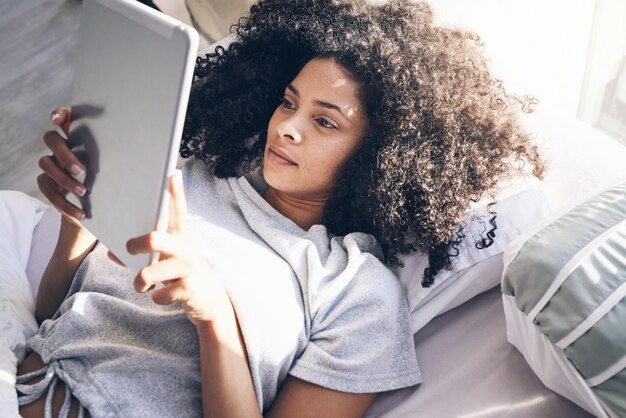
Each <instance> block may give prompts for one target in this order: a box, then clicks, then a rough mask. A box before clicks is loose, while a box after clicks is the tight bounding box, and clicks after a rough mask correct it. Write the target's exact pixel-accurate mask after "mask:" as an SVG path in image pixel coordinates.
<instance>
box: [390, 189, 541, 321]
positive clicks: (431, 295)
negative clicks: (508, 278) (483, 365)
mask: <svg viewBox="0 0 626 418" xmlns="http://www.w3.org/2000/svg"><path fill="white" fill-rule="evenodd" d="M494 209H495V210H496V211H497V218H496V224H497V229H496V230H495V234H496V235H495V237H494V241H493V244H492V245H491V246H489V247H487V248H483V249H478V248H476V246H475V243H476V242H477V241H478V240H480V238H481V236H484V233H485V231H489V230H490V229H491V225H490V224H489V220H490V219H491V217H492V215H491V214H489V213H488V212H487V209H486V207H482V208H478V209H475V210H474V211H472V212H470V215H469V216H470V217H474V216H477V217H478V218H477V219H475V220H474V221H473V222H471V223H470V224H469V228H468V230H467V231H465V235H466V237H465V239H464V240H463V241H462V243H461V245H460V247H459V255H458V256H456V257H453V258H452V270H442V271H440V272H439V273H438V274H437V276H435V281H434V283H433V284H432V285H431V286H430V287H422V285H421V279H422V276H423V273H424V269H425V268H426V267H427V266H428V256H427V255H425V254H423V253H416V254H413V255H411V256H408V257H406V256H405V257H402V259H403V260H404V263H405V266H404V268H398V269H395V270H394V271H395V273H396V275H397V276H398V277H399V278H400V281H401V282H402V285H403V286H404V288H405V289H406V292H407V299H408V303H409V309H410V311H411V330H412V331H413V332H414V333H415V332H417V331H419V330H420V329H421V328H422V327H423V326H424V325H426V324H427V323H428V322H430V320H431V319H433V318H434V317H435V316H437V315H440V314H442V313H444V312H446V311H448V310H450V309H452V308H454V307H456V306H458V305H460V304H462V303H464V302H466V301H467V300H469V299H471V298H473V297H474V296H476V295H478V294H480V293H482V292H484V291H487V290H489V289H491V288H492V287H494V286H496V285H497V284H498V283H500V278H501V277H502V269H503V264H502V253H503V251H504V249H505V248H506V246H507V245H508V244H509V243H510V242H511V240H513V239H514V238H515V237H517V236H518V235H519V234H521V233H523V232H524V231H526V230H528V229H529V228H531V227H533V226H534V225H536V224H537V223H538V222H540V221H541V220H542V219H545V218H546V217H547V216H548V215H549V214H550V209H549V207H548V202H547V199H546V197H545V196H544V194H543V192H542V191H541V190H540V189H538V188H533V189H530V190H526V191H523V192H520V193H517V194H514V195H512V196H509V197H506V198H504V199H499V200H498V201H497V203H496V205H494Z"/></svg>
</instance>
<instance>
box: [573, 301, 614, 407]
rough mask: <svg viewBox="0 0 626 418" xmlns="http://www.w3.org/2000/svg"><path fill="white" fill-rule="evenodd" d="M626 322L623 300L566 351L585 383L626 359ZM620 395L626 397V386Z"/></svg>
mask: <svg viewBox="0 0 626 418" xmlns="http://www.w3.org/2000/svg"><path fill="white" fill-rule="evenodd" d="M625 322H626V299H622V301H621V302H620V303H618V304H617V305H616V306H614V307H613V309H611V310H610V311H609V312H608V313H607V314H606V315H604V317H602V319H600V320H599V321H598V322H597V323H596V324H595V325H594V326H593V327H592V328H591V329H590V330H589V331H587V332H586V333H585V334H583V335H582V336H581V337H580V338H579V339H577V340H576V341H574V343H572V345H570V346H569V347H567V348H566V349H565V350H564V351H565V355H566V356H567V357H568V358H569V359H570V360H571V361H572V363H574V365H576V369H577V370H578V371H579V372H580V374H581V375H582V376H583V377H584V378H585V379H591V378H593V377H594V376H596V375H598V374H600V373H602V372H603V371H605V370H606V369H608V368H609V367H611V366H612V365H614V364H615V363H617V362H618V361H619V360H621V359H622V357H624V356H626V332H624V329H625V327H624V323H625ZM621 393H622V394H623V395H624V396H626V386H624V388H623V389H622V391H621ZM624 406H626V403H625V404H624Z"/></svg>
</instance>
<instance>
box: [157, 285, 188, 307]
mask: <svg viewBox="0 0 626 418" xmlns="http://www.w3.org/2000/svg"><path fill="white" fill-rule="evenodd" d="M188 296H189V290H188V289H187V287H186V286H185V285H184V280H180V279H179V280H172V281H171V282H170V283H168V284H167V285H166V286H165V287H163V288H162V289H159V290H156V291H155V292H154V293H152V300H153V301H154V302H155V303H158V304H159V305H169V304H170V303H174V302H176V301H178V300H186V299H188Z"/></svg>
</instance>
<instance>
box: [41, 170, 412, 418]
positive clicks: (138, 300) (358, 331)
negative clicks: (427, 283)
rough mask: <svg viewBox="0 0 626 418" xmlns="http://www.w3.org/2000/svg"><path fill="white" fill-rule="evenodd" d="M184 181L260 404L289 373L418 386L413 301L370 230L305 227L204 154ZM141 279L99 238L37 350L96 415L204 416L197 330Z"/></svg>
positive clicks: (357, 384) (329, 383) (381, 386)
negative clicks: (214, 172) (213, 171)
mask: <svg viewBox="0 0 626 418" xmlns="http://www.w3.org/2000/svg"><path fill="white" fill-rule="evenodd" d="M183 176H184V182H185V190H186V195H187V204H188V208H189V225H188V227H189V228H188V229H189V230H190V231H191V233H192V234H193V235H192V239H193V240H194V244H196V245H197V246H198V248H199V249H201V251H202V253H203V254H205V255H206V258H207V260H208V261H209V262H210V263H211V264H212V265H213V267H214V269H215V271H216V273H217V275H218V277H220V278H221V279H223V283H224V285H225V287H226V289H227V291H228V292H229V295H230V297H231V300H232V302H233V306H234V307H235V310H236V312H237V316H238V319H239V322H240V326H241V330H242V334H243V337H244V341H245V343H246V348H247V351H248V359H249V363H250V370H251V374H252V379H253V383H254V387H255V390H256V393H257V399H258V402H259V405H260V407H261V408H262V409H266V408H267V407H269V406H270V405H271V403H272V401H273V399H274V397H275V396H276V393H277V391H278V389H279V388H280V385H281V384H282V383H283V381H284V380H285V379H286V377H287V375H288V374H291V375H293V376H296V377H298V378H300V379H303V380H306V381H309V382H312V383H316V384H319V385H321V386H325V387H328V388H331V389H335V390H340V391H347V392H381V391H387V390H391V389H396V388H400V387H407V386H411V385H415V384H417V383H418V382H420V379H421V378H420V374H419V370H418V367H417V361H416V357H415V349H414V346H413V341H412V336H411V333H410V330H409V323H408V317H409V315H408V308H407V305H406V297H405V295H404V293H403V292H402V290H401V287H400V284H399V281H398V279H397V278H396V277H395V276H394V275H393V273H392V272H391V271H390V270H389V269H388V268H386V267H385V266H384V265H383V263H381V262H380V260H379V259H378V258H377V256H380V246H379V245H378V244H377V243H376V241H375V240H374V239H373V238H372V237H371V236H369V235H365V234H360V233H353V234H349V235H347V236H345V237H332V238H329V236H328V233H327V231H326V229H325V228H324V227H323V226H320V225H316V226H313V227H312V228H311V229H310V230H309V231H303V230H301V229H300V228H299V227H298V226H296V225H295V224H294V223H293V222H291V221H290V220H288V219H287V218H285V217H283V216H282V215H280V214H279V213H278V212H276V211H275V209H274V208H272V207H271V206H270V205H269V204H268V203H267V202H266V201H265V200H263V198H262V197H261V196H260V195H259V194H258V193H257V192H256V191H255V190H254V189H253V188H252V186H250V184H249V183H248V182H247V180H245V179H244V178H239V179H234V178H230V179H226V180H219V179H216V178H214V177H213V176H211V175H210V174H208V173H207V170H206V167H205V166H204V164H203V163H201V162H197V161H193V160H189V161H188V162H187V163H186V164H185V165H184V167H183ZM132 280H133V275H132V273H131V272H130V271H129V270H127V269H125V268H122V267H120V266H118V265H116V264H114V263H112V262H110V261H109V260H108V258H107V256H106V248H105V247H104V246H102V245H98V246H97V247H96V248H95V249H94V251H93V252H92V253H91V254H90V255H89V256H88V257H87V258H86V259H85V260H84V262H83V263H82V264H81V266H80V268H79V270H78V271H77V273H76V277H75V278H74V282H73V284H72V287H71V288H70V291H69V293H68V297H67V299H66V301H65V302H64V303H63V304H62V306H61V307H60V309H59V311H58V312H57V314H56V315H55V316H54V318H53V319H52V320H48V321H45V322H44V323H43V324H42V327H41V328H40V331H39V333H38V334H37V335H35V336H34V337H33V338H32V339H31V340H30V341H29V345H30V347H31V348H32V349H33V350H35V351H36V352H38V353H39V354H40V355H41V357H42V358H43V360H44V362H45V363H47V364H50V365H52V366H53V367H54V368H55V369H58V370H60V371H61V372H63V373H62V375H61V374H60V377H61V378H62V379H63V380H64V381H65V382H66V383H67V384H68V386H69V387H70V389H71V391H72V393H73V394H74V395H75V396H76V397H77V398H78V399H79V400H80V402H81V403H82V404H83V405H84V406H85V407H87V408H88V410H89V412H90V413H91V415H92V416H93V417H94V418H97V417H112V416H119V417H122V416H123V417H128V416H159V417H169V416H171V417H174V416H175V417H198V416H201V415H202V408H201V393H200V369H199V366H200V365H199V353H198V343H197V333H196V331H195V328H194V326H193V325H192V324H191V323H190V322H189V321H188V320H187V318H186V316H185V314H184V312H183V311H182V309H181V308H180V305H178V304H175V305H171V306H166V307H162V306H159V305H156V304H154V303H153V302H152V301H151V299H150V295H149V294H137V293H135V291H134V290H133V288H132Z"/></svg>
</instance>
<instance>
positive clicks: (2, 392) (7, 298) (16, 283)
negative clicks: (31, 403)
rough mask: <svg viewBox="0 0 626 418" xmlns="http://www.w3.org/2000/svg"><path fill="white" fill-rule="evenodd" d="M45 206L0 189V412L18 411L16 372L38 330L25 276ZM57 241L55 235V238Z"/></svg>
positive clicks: (10, 413) (23, 195) (6, 413)
mask: <svg viewBox="0 0 626 418" xmlns="http://www.w3.org/2000/svg"><path fill="white" fill-rule="evenodd" d="M45 208H46V206H45V205H44V204H42V203H41V202H39V201H38V200H36V199H33V198H32V197H29V196H27V195H25V194H24V193H21V192H14V191H0V416H3V417H6V416H16V415H17V411H18V408H17V394H16V392H15V373H16V370H17V369H16V368H17V364H18V363H19V362H20V361H21V360H22V359H23V358H24V355H25V347H26V340H27V339H28V338H29V337H30V336H31V335H33V334H34V333H35V331H36V330H37V322H36V321H35V316H34V309H35V301H34V298H33V295H32V292H31V288H30V285H29V282H28V279H27V277H26V266H27V263H28V261H29V259H30V252H31V248H32V247H31V240H32V235H33V229H34V228H35V225H36V224H37V223H38V222H39V221H40V219H41V217H42V215H43V211H44V210H45ZM55 241H56V239H55Z"/></svg>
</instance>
